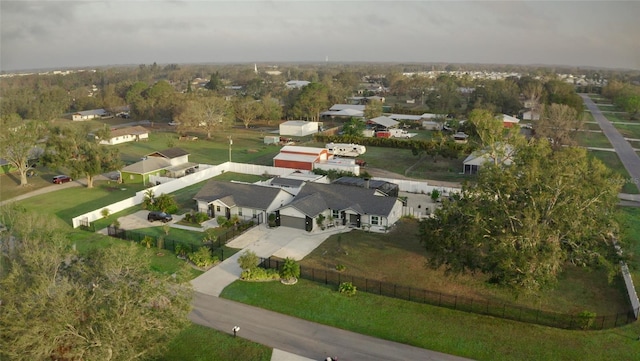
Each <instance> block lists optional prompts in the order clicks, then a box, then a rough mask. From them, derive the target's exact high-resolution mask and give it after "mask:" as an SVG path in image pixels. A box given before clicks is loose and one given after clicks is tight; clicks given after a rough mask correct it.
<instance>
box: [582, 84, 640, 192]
mask: <svg viewBox="0 0 640 361" xmlns="http://www.w3.org/2000/svg"><path fill="white" fill-rule="evenodd" d="M580 96H581V97H582V99H583V100H584V104H585V105H586V106H587V109H589V111H590V112H591V114H592V115H593V118H594V119H595V120H596V121H597V122H598V125H600V128H601V129H602V131H603V132H604V134H605V135H606V136H607V139H609V142H610V143H611V145H612V146H613V148H614V149H615V150H616V153H618V157H619V158H620V161H621V162H622V164H623V165H624V167H625V168H626V169H627V172H629V176H630V177H631V179H629V180H628V181H630V182H633V183H634V184H635V185H636V187H638V189H639V190H640V157H638V154H637V153H636V152H635V151H634V150H633V148H632V147H631V144H629V142H627V141H626V140H625V139H624V137H623V136H622V134H620V132H619V131H618V130H617V129H616V128H615V127H614V126H613V124H612V123H611V122H610V121H609V120H608V119H607V118H605V116H604V115H602V112H601V111H600V109H598V107H597V106H596V104H595V103H594V102H593V101H592V100H591V98H589V96H588V95H587V94H580Z"/></svg>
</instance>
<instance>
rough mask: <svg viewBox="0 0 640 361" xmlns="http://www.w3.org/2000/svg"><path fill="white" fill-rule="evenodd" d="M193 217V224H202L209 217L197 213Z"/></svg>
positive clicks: (202, 213)
mask: <svg viewBox="0 0 640 361" xmlns="http://www.w3.org/2000/svg"><path fill="white" fill-rule="evenodd" d="M193 217H194V218H195V222H194V223H202V222H204V221H207V220H208V219H209V216H208V215H207V214H206V213H204V212H198V213H196V214H194V215H193Z"/></svg>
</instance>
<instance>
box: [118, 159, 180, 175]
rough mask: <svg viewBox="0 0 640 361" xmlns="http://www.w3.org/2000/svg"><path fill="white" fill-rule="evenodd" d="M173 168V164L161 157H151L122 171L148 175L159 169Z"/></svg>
mask: <svg viewBox="0 0 640 361" xmlns="http://www.w3.org/2000/svg"><path fill="white" fill-rule="evenodd" d="M170 166H171V163H170V162H169V161H168V160H167V159H165V158H160V157H151V158H147V159H144V160H141V161H139V162H137V163H133V164H131V165H128V166H126V167H124V168H122V169H121V172H127V173H135V174H146V173H150V172H154V171H157V170H159V169H165V168H168V167H170Z"/></svg>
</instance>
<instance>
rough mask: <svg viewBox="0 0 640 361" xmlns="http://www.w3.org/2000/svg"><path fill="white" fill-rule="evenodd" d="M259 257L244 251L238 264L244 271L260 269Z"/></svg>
mask: <svg viewBox="0 0 640 361" xmlns="http://www.w3.org/2000/svg"><path fill="white" fill-rule="evenodd" d="M258 262H259V259H258V256H257V255H256V254H255V252H252V251H244V253H243V254H241V255H240V257H238V264H239V265H240V268H242V270H243V271H247V270H253V269H254V268H257V267H258Z"/></svg>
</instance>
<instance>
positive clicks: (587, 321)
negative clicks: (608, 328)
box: [578, 311, 596, 330]
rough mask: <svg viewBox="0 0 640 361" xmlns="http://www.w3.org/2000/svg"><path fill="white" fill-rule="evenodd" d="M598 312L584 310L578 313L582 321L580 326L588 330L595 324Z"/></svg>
mask: <svg viewBox="0 0 640 361" xmlns="http://www.w3.org/2000/svg"><path fill="white" fill-rule="evenodd" d="M595 318H596V313H595V312H590V311H582V312H580V313H579V314H578V319H579V322H580V328H582V329H583V330H588V329H590V328H591V326H593V321H595Z"/></svg>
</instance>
